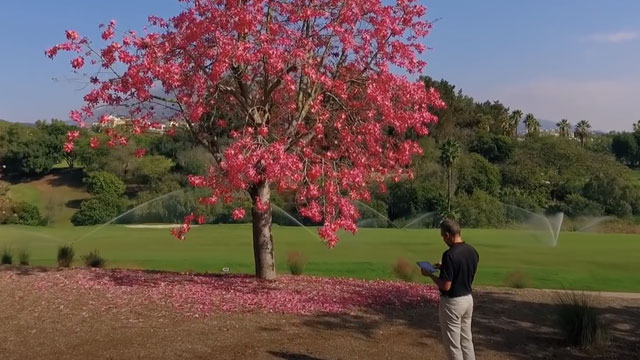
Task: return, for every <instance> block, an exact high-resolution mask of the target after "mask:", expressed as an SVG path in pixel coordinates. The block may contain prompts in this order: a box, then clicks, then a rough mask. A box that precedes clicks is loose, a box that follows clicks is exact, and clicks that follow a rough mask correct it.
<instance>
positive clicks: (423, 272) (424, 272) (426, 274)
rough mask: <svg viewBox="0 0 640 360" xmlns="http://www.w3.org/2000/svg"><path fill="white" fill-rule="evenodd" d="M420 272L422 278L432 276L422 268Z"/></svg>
mask: <svg viewBox="0 0 640 360" xmlns="http://www.w3.org/2000/svg"><path fill="white" fill-rule="evenodd" d="M420 272H421V273H422V276H431V273H430V272H429V271H427V269H423V268H420Z"/></svg>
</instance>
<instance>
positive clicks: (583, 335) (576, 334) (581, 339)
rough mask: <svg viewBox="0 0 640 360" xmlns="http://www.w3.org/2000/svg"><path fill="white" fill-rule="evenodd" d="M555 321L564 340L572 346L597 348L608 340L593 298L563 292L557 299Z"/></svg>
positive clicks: (582, 294) (581, 294)
mask: <svg viewBox="0 0 640 360" xmlns="http://www.w3.org/2000/svg"><path fill="white" fill-rule="evenodd" d="M557 305H558V307H557V321H558V326H559V329H560V331H561V332H562V335H563V336H564V338H565V340H566V341H567V342H568V343H569V344H570V345H572V346H578V347H582V348H586V347H598V346H601V345H604V344H605V343H606V342H607V340H608V331H607V328H606V327H605V325H604V324H603V322H602V321H601V319H600V311H599V310H598V309H597V308H596V307H595V306H594V298H593V297H591V296H589V295H586V294H584V293H576V292H572V291H565V292H563V293H561V294H560V295H559V296H558V298H557Z"/></svg>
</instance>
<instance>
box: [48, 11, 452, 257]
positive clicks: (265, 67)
mask: <svg viewBox="0 0 640 360" xmlns="http://www.w3.org/2000/svg"><path fill="white" fill-rule="evenodd" d="M274 1H275V2H274V3H273V6H272V7H271V12H270V13H271V15H270V16H268V17H267V16H266V14H265V11H264V3H263V2H250V1H249V2H238V1H231V0H220V1H197V0H184V2H185V9H184V10H183V11H182V12H181V13H180V14H178V15H177V16H174V17H171V18H169V19H161V18H159V17H154V16H152V17H149V22H150V24H151V26H154V27H155V30H154V31H153V32H151V31H149V32H145V34H143V35H138V34H136V33H135V32H132V31H129V32H123V35H122V37H121V38H120V39H118V38H117V37H116V33H115V22H114V21H112V22H110V23H109V24H108V25H107V26H106V28H105V29H104V31H103V33H102V38H103V39H104V40H105V41H107V43H106V44H105V46H103V47H102V48H93V47H92V48H90V47H89V42H88V41H86V40H85V39H80V38H79V36H78V35H77V34H75V32H70V31H69V32H67V42H64V43H61V44H58V45H55V46H54V47H52V48H51V49H49V50H47V51H46V55H47V56H48V57H54V56H56V54H57V53H58V52H60V51H65V52H70V53H72V54H74V55H73V56H75V57H76V58H75V59H74V60H73V62H72V67H73V68H76V69H79V68H81V67H82V66H89V65H88V64H91V65H90V66H92V67H93V68H95V69H92V70H95V72H94V74H101V75H100V78H97V77H95V78H93V79H91V84H92V85H91V87H92V88H91V89H89V90H88V91H87V94H86V95H85V97H84V99H85V102H86V106H85V107H83V109H82V111H77V112H72V114H71V115H70V117H71V118H72V119H73V120H74V121H77V122H78V123H79V124H80V123H82V120H83V119H84V118H91V117H92V116H91V114H92V112H93V111H95V110H96V109H100V108H102V107H104V106H106V107H108V108H129V109H130V111H129V115H130V117H131V118H132V119H136V120H133V126H132V127H130V128H127V129H125V130H123V133H122V134H118V133H116V132H115V131H112V132H110V133H107V136H108V137H109V139H108V140H107V146H109V147H114V146H117V145H123V146H124V145H126V144H127V143H128V141H129V138H130V136H139V135H140V134H143V133H144V132H145V131H146V130H147V129H149V126H150V125H149V123H151V122H154V121H160V120H161V119H162V120H165V117H166V112H163V111H158V110H156V109H163V110H164V109H165V108H169V109H173V110H171V111H173V112H175V118H173V119H171V120H179V121H181V122H183V123H185V128H188V129H189V131H192V132H193V133H194V135H195V138H197V141H198V142H199V143H202V144H204V145H205V147H206V148H207V149H208V150H209V151H210V152H211V153H212V155H214V158H215V163H214V164H213V166H212V167H211V170H210V171H209V172H208V173H207V174H206V175H204V176H200V177H193V178H190V179H189V181H190V183H191V185H193V186H197V187H202V188H207V189H208V190H209V192H210V194H208V195H207V196H205V197H204V198H203V199H201V200H200V202H201V203H202V204H205V205H211V204H215V203H216V202H217V201H218V199H223V200H224V201H225V202H226V203H230V202H232V201H233V200H235V199H239V198H241V194H245V195H246V194H250V195H251V196H252V199H251V200H252V203H253V205H254V206H255V207H256V209H258V210H260V211H270V210H269V209H270V203H269V200H267V199H265V200H260V201H258V200H257V199H258V195H257V193H256V192H252V191H251V189H255V188H256V187H257V186H262V185H263V184H264V186H269V187H271V188H272V189H273V190H274V191H278V192H281V193H291V194H293V195H294V197H295V200H296V205H297V206H298V208H299V211H300V214H302V215H303V216H304V217H306V218H308V219H311V220H312V221H314V222H318V223H321V225H322V226H321V227H320V228H319V229H318V232H319V234H320V235H321V236H322V237H323V238H324V239H325V240H326V241H327V244H328V245H329V246H335V245H336V244H337V241H338V237H337V236H336V233H337V232H338V231H339V230H346V231H350V232H355V231H356V230H357V228H356V223H357V220H358V218H359V217H360V214H359V212H358V211H357V209H356V208H355V206H353V202H354V201H365V202H366V201H370V200H371V197H372V196H371V189H377V188H380V189H381V190H385V187H384V186H385V185H384V182H385V181H387V180H388V179H398V180H400V179H407V178H409V179H410V178H411V176H412V171H411V170H410V166H411V164H412V162H413V161H414V159H415V158H416V157H417V156H420V155H421V154H422V148H421V147H420V146H419V143H418V142H417V141H416V140H415V138H414V137H413V135H418V136H425V135H427V134H428V130H429V128H430V126H431V125H432V124H433V123H435V122H436V121H437V117H436V116H435V115H434V111H435V110H437V109H439V108H442V107H443V106H444V105H445V104H444V102H443V101H442V99H440V95H439V94H438V92H437V91H436V90H435V89H430V88H425V85H424V83H423V82H422V81H419V80H417V81H413V80H409V77H407V76H402V75H399V74H401V73H407V74H415V73H423V70H424V66H425V63H424V61H422V60H421V59H420V54H421V53H422V52H423V51H425V49H426V48H425V45H424V44H425V41H424V37H425V36H426V35H427V34H428V33H429V31H430V29H431V24H430V23H429V22H428V21H427V20H426V9H425V8H424V6H422V5H420V4H419V3H418V1H417V0H402V1H398V2H395V3H389V4H387V3H386V2H383V1H382V0H367V1H356V2H354V3H349V4H347V6H346V7H345V5H344V4H345V3H344V2H340V1H338V2H336V1H328V0H317V1H316V0H313V1H316V2H313V4H312V5H309V6H306V5H305V6H302V5H300V4H297V3H295V2H294V3H291V2H287V1H283V0H274ZM307 5H308V4H307ZM309 19H313V21H312V22H310V24H311V25H309V26H310V28H309V31H305V32H304V33H301V32H300V31H299V30H300V28H299V27H300V24H301V23H303V22H305V21H306V20H309ZM239 33H242V34H244V36H243V38H244V39H245V40H243V41H238V34H239ZM212 42H215V46H211V44H212ZM326 44H331V47H332V50H331V51H326V50H327V48H326ZM85 58H86V59H87V64H85V61H84V59H85ZM80 59H82V60H80ZM105 69H107V70H106V71H105ZM392 69H393V71H392ZM113 71H115V72H116V73H117V75H115V76H110V75H109V76H106V75H104V78H103V75H102V74H106V73H109V74H110V73H111V72H113ZM131 104H136V105H135V106H131ZM219 114H225V116H229V117H228V118H229V119H233V120H228V121H227V120H223V119H220V118H219V116H220V115H219ZM99 121H100V123H105V122H106V121H107V120H106V117H104V116H103V117H101V118H100V120H99ZM181 126H182V125H181ZM389 129H393V132H392V133H391V132H390V131H389ZM119 131H120V130H119ZM176 133H177V127H175V126H170V127H169V129H168V130H167V131H166V135H168V136H174V135H175V134H176ZM409 134H411V135H412V136H407V135H409ZM236 217H238V218H242V217H244V212H243V213H242V216H240V214H239V213H237V214H236V216H234V218H236ZM191 221H195V219H191V220H190V221H189V222H187V221H185V223H184V225H183V227H181V228H179V229H174V230H173V233H174V235H176V237H178V238H181V239H182V238H184V236H185V234H186V233H187V232H188V231H189V229H190V223H191Z"/></svg>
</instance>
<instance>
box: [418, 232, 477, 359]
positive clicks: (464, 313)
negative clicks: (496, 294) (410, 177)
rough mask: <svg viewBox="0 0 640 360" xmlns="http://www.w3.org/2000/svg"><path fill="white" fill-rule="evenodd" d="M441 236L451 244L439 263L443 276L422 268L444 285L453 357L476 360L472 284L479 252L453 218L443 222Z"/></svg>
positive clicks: (443, 312)
mask: <svg viewBox="0 0 640 360" xmlns="http://www.w3.org/2000/svg"><path fill="white" fill-rule="evenodd" d="M440 235H442V239H443V240H444V242H445V243H446V244H447V245H448V246H449V250H447V251H445V252H444V253H443V254H442V263H441V264H436V267H437V268H439V269H440V276H439V277H436V276H435V275H433V273H429V272H428V271H427V270H422V274H423V275H424V276H428V277H430V278H431V279H432V280H433V282H434V283H435V284H436V285H438V288H440V308H439V315H438V316H439V318H440V330H441V331H442V341H443V343H444V347H445V350H446V351H447V355H448V356H449V359H451V360H475V353H474V351H473V342H472V340H471V317H472V314H473V297H471V283H473V279H474V277H475V275H476V269H477V268H478V260H479V256H478V252H477V251H476V249H474V248H473V247H472V246H471V245H469V244H466V243H465V242H464V241H462V236H461V232H460V225H458V223H456V222H455V221H453V220H444V221H443V222H441V223H440Z"/></svg>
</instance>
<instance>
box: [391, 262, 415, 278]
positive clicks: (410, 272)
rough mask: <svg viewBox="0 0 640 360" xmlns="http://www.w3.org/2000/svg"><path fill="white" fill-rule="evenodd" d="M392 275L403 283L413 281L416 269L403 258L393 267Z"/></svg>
mask: <svg viewBox="0 0 640 360" xmlns="http://www.w3.org/2000/svg"><path fill="white" fill-rule="evenodd" d="M393 274H394V275H395V276H396V277H397V278H399V279H400V280H403V281H413V279H415V278H416V276H417V275H418V267H417V266H416V265H414V264H413V263H411V262H409V260H407V259H405V258H400V259H398V261H396V264H395V265H394V266H393Z"/></svg>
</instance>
